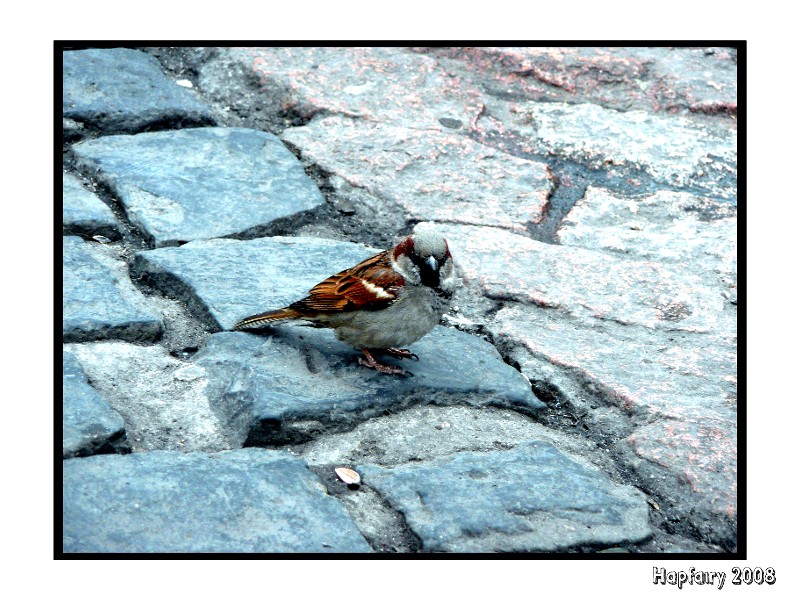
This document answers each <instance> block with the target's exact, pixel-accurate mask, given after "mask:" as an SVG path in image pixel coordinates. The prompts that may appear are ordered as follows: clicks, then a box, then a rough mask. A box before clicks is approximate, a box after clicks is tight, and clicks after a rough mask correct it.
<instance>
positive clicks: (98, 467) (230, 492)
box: [63, 448, 371, 553]
mask: <svg viewBox="0 0 800 600" xmlns="http://www.w3.org/2000/svg"><path fill="white" fill-rule="evenodd" d="M63 494H64V506H63V550H64V552H65V553H79V552H106V553H127V552H141V553H154V552H269V553H271V552H315V553H316V552H370V551H371V548H370V546H369V545H368V544H367V543H366V541H365V540H364V538H363V536H362V535H361V534H360V533H359V531H358V529H357V528H356V526H355V524H354V523H353V522H352V521H351V520H350V518H349V517H348V515H347V514H346V512H345V511H344V509H343V508H342V507H341V506H340V505H339V504H338V502H337V501H336V500H335V499H333V498H332V497H330V496H328V495H327V493H326V491H325V488H324V486H323V485H322V484H321V483H320V482H319V480H318V479H317V477H316V476H315V475H313V474H312V473H311V472H310V471H309V470H308V469H307V468H306V465H305V463H304V462H303V461H302V460H300V459H297V458H295V457H293V456H291V455H290V454H288V453H286V452H282V451H273V450H262V449H257V448H252V449H246V450H234V451H229V452H219V453H216V454H205V453H190V454H182V453H180V452H168V451H154V452H146V453H141V454H139V453H137V454H128V455H125V456H96V457H89V458H82V459H74V460H70V461H67V462H65V463H64V478H63Z"/></svg>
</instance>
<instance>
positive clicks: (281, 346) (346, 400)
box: [193, 326, 544, 445]
mask: <svg viewBox="0 0 800 600" xmlns="http://www.w3.org/2000/svg"><path fill="white" fill-rule="evenodd" d="M272 332H273V333H272V335H270V336H269V337H268V338H267V339H264V338H263V337H262V336H258V335H253V334H246V333H239V332H234V333H219V334H215V335H212V336H211V337H210V338H209V340H208V343H207V344H206V346H205V347H204V348H203V349H202V350H201V351H200V352H198V353H197V355H196V356H195V357H194V359H193V360H194V362H195V364H196V365H197V366H199V367H201V368H202V369H204V370H205V371H206V372H207V373H208V374H209V396H210V397H211V398H212V400H211V402H212V406H213V408H214V410H215V411H216V412H217V414H219V415H220V417H221V418H223V419H227V422H228V423H230V426H231V427H232V428H233V429H235V430H238V431H241V433H242V439H243V440H244V443H245V444H246V445H265V444H279V443H287V442H294V443H297V442H304V441H307V440H309V439H311V438H313V437H315V436H318V435H320V433H321V432H324V431H327V430H331V429H333V430H337V429H342V428H351V427H352V426H353V425H355V424H356V423H357V422H359V421H362V420H364V419H367V418H370V417H374V416H377V415H381V414H384V413H385V412H386V411H399V410H402V409H403V408H406V407H408V406H409V405H411V404H452V403H462V404H469V405H472V406H504V407H508V408H516V409H518V410H521V411H525V412H533V411H535V410H538V409H540V408H543V406H544V405H543V404H542V403H541V402H539V401H538V400H537V399H536V397H535V396H534V395H533V393H532V392H531V389H530V385H529V384H528V382H527V381H526V380H525V378H524V377H522V376H521V375H520V374H519V373H518V372H517V371H516V370H515V369H513V368H511V367H510V366H508V365H507V364H505V363H504V362H503V360H502V359H501V358H500V355H499V354H498V353H497V351H496V350H495V349H494V348H493V347H492V346H491V344H488V343H487V342H485V341H483V340H481V339H480V338H477V337H474V336H470V335H468V334H465V333H461V332H459V331H455V330H453V329H447V328H444V327H438V328H436V329H434V331H433V332H431V333H429V334H428V335H427V336H425V337H424V338H422V339H421V340H420V341H419V342H417V343H415V344H413V345H412V346H411V350H412V351H413V352H414V353H416V354H417V355H418V356H419V361H405V362H404V363H403V364H402V367H403V368H404V369H405V370H406V371H407V372H409V373H410V375H405V376H393V377H387V376H386V375H383V374H381V373H378V372H376V371H374V370H370V369H366V368H365V367H363V366H360V365H359V364H358V363H357V356H359V355H360V352H358V351H356V350H354V349H353V348H351V347H349V346H347V345H346V344H343V343H341V342H339V341H337V340H336V339H335V337H334V335H333V332H331V331H330V330H320V329H315V328H309V327H303V326H284V327H279V328H275V329H274V330H272ZM384 360H385V361H386V362H387V363H391V364H399V360H397V359H392V358H388V357H386V358H384Z"/></svg>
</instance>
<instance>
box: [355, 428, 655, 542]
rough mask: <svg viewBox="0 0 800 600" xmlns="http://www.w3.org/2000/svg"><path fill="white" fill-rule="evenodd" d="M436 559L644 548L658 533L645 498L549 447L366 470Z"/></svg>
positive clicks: (467, 454) (532, 444)
mask: <svg viewBox="0 0 800 600" xmlns="http://www.w3.org/2000/svg"><path fill="white" fill-rule="evenodd" d="M357 469H358V471H359V472H360V473H362V475H363V480H362V481H363V483H364V484H365V485H368V486H370V487H372V488H375V489H377V490H378V492H379V493H380V494H382V495H383V496H384V497H385V498H386V499H387V501H388V502H389V503H390V504H391V505H392V506H393V507H394V508H395V509H396V510H400V511H401V512H402V513H403V514H404V516H405V518H406V520H407V522H408V524H409V527H411V529H412V530H413V531H414V533H416V534H417V536H419V538H420V540H421V542H422V549H423V551H429V552H552V551H558V550H566V549H569V548H574V547H576V546H585V545H592V546H598V545H599V546H608V545H615V544H624V543H635V542H639V541H642V540H644V539H646V538H648V537H649V536H650V535H651V534H652V532H651V530H650V524H649V520H648V507H647V503H646V501H645V498H644V495H643V494H642V493H641V492H639V491H638V490H636V489H635V488H632V487H628V486H621V485H616V484H613V483H612V482H611V481H609V480H608V478H607V477H606V476H605V475H604V474H602V473H601V472H600V471H597V470H595V469H592V468H590V467H586V466H584V465H581V464H579V463H577V462H574V461H571V460H570V459H569V458H567V457H566V456H565V455H564V454H562V453H561V452H559V451H558V450H557V449H556V448H555V447H554V446H552V445H550V444H548V443H546V442H536V441H534V442H529V443H527V444H525V445H520V446H518V447H517V448H515V449H513V450H508V451H503V452H487V453H471V452H462V453H459V454H456V455H454V456H448V457H445V458H442V459H437V460H433V461H430V462H422V463H410V464H406V465H400V466H395V467H392V468H385V467H378V466H375V465H359V466H358V467H357Z"/></svg>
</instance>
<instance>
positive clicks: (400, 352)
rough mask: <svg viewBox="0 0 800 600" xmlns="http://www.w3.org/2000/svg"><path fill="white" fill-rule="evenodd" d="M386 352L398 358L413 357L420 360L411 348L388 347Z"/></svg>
mask: <svg viewBox="0 0 800 600" xmlns="http://www.w3.org/2000/svg"><path fill="white" fill-rule="evenodd" d="M386 352H387V353H389V354H391V355H392V356H396V357H397V358H411V359H414V360H417V361H418V360H419V356H417V355H416V354H414V353H413V352H411V351H410V350H407V349H406V348H387V349H386Z"/></svg>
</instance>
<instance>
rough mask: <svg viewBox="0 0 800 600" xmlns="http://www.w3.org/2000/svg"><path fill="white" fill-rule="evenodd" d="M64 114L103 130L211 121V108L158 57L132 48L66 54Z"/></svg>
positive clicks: (129, 129) (120, 131)
mask: <svg viewBox="0 0 800 600" xmlns="http://www.w3.org/2000/svg"><path fill="white" fill-rule="evenodd" d="M62 57H63V58H62V76H63V82H64V95H63V114H64V117H65V118H66V119H71V120H72V121H75V122H78V123H83V124H85V125H87V126H89V127H92V128H93V129H98V130H102V132H103V133H123V132H124V133H135V132H138V131H143V130H146V129H151V128H165V127H170V128H175V127H193V126H198V125H211V124H213V123H214V117H213V114H212V111H211V108H210V107H209V106H207V105H206V104H205V103H204V102H202V101H201V100H200V99H199V98H198V97H197V96H196V95H195V94H193V93H192V92H190V91H189V90H187V89H185V88H182V87H180V86H179V85H177V84H176V83H175V82H174V81H171V80H170V79H168V78H167V77H166V76H165V75H164V73H163V72H162V71H161V67H160V65H159V64H158V61H157V60H156V59H155V58H153V57H152V56H150V55H148V54H145V53H144V52H139V51H137V50H131V49H128V48H109V49H97V48H93V49H89V50H74V51H69V52H64V53H63V55H62Z"/></svg>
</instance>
